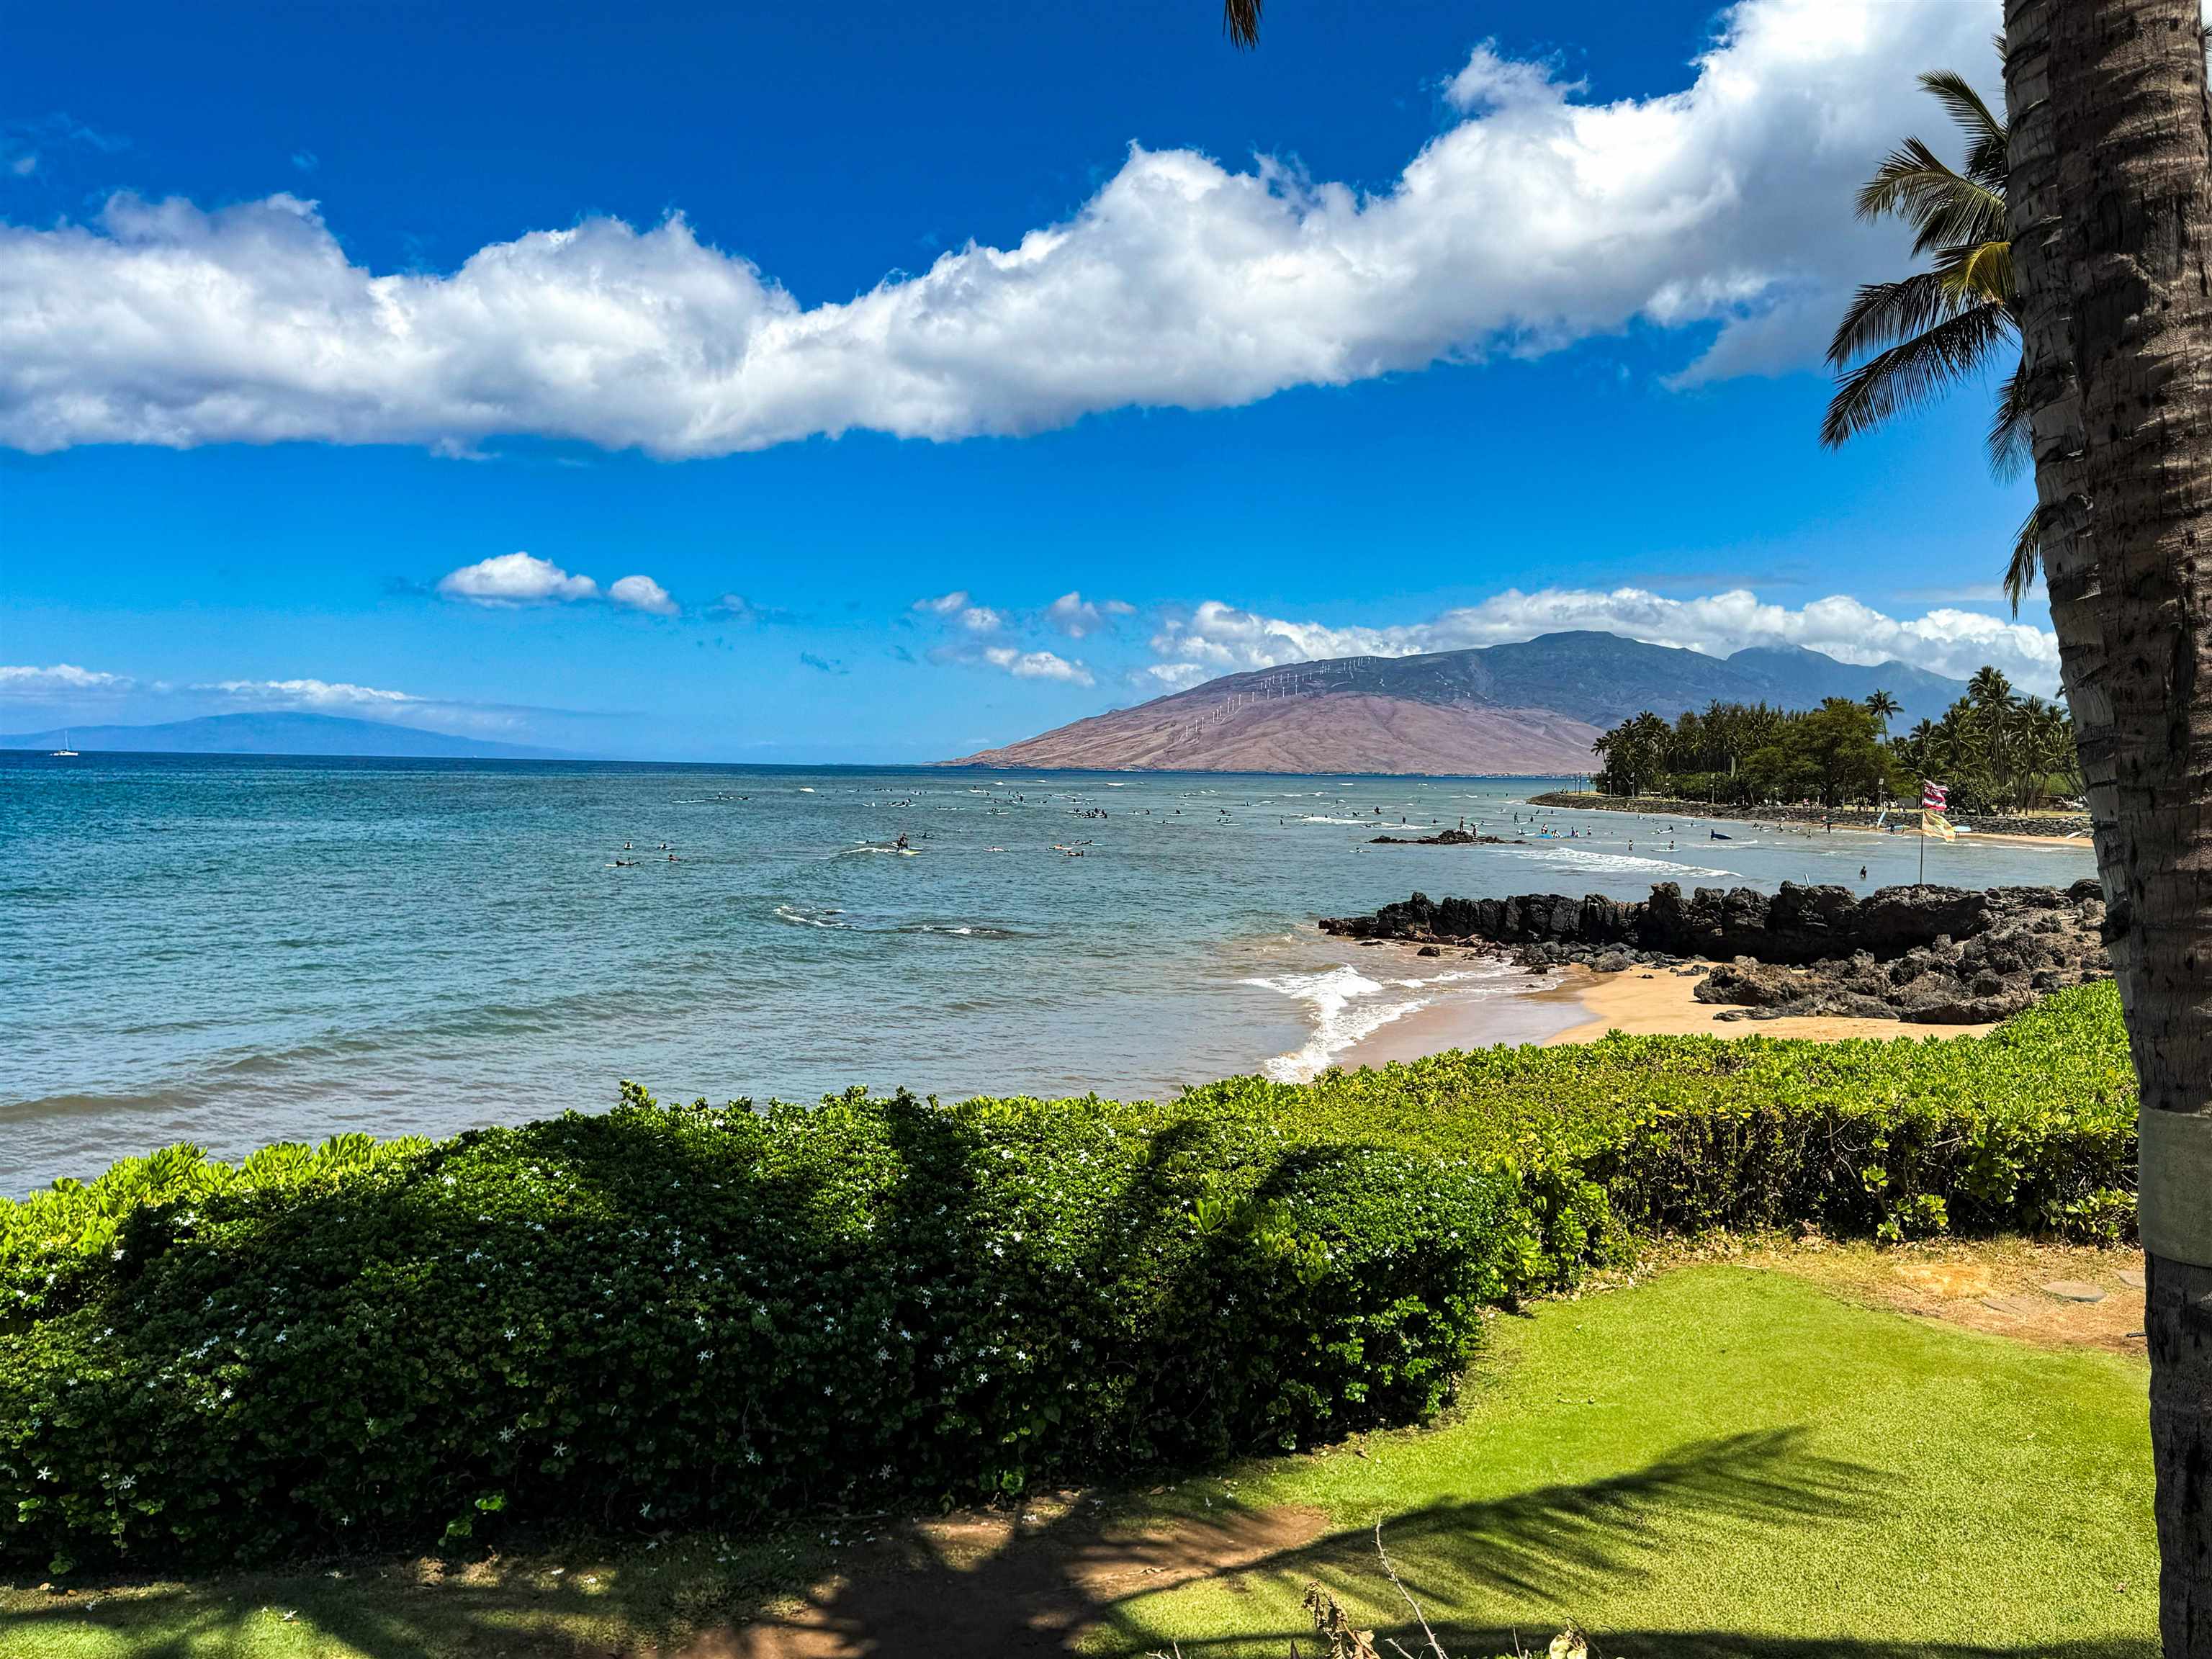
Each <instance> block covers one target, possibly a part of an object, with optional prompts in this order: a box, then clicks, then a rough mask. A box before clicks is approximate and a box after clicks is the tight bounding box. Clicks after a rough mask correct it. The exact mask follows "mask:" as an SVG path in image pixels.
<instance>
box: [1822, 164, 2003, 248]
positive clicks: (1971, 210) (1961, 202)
mask: <svg viewBox="0 0 2212 1659" xmlns="http://www.w3.org/2000/svg"><path fill="white" fill-rule="evenodd" d="M1857 212H1858V216H1859V217H1860V218H1862V219H1879V218H1882V217H1884V216H1887V215H1890V214H1895V215H1896V216H1898V217H1899V218H1900V219H1903V220H1904V221H1905V222H1906V223H1907V224H1909V225H1911V226H1912V228H1914V230H1915V231H1916V232H1917V236H1916V237H1915V240H1914V245H1913V252H1916V253H1925V252H1928V251H1929V249H1930V248H1936V247H1942V246H1947V245H1948V244H1951V243H1955V242H1990V241H1997V240H2002V238H2003V236H2004V234H2005V217H2004V215H2005V208H2004V196H2003V193H2002V190H2001V189H1991V188H1990V186H1989V185H1984V184H1981V183H1979V182H1978V181H1977V180H1975V179H1969V178H1967V177H1966V175H1965V174H1964V173H1958V172H1956V171H1954V169H1953V168H1952V167H1950V166H1949V165H1948V164H1947V163H1946V162H1945V161H1943V159H1942V157H1941V156H1939V155H1936V152H1935V151H1934V150H1932V149H1929V148H1928V146H1927V145H1926V144H1924V143H1922V142H1921V141H1920V140H1919V139H1917V138H1908V139H1906V140H1905V142H1904V143H1902V144H1900V145H1899V146H1898V147H1897V148H1896V149H1893V150H1892V151H1891V152H1890V153H1889V154H1888V155H1886V156H1884V157H1883V158H1882V163H1881V166H1880V167H1877V168H1875V175H1874V177H1873V178H1871V179H1868V180H1867V182H1866V183H1865V184H1864V185H1861V186H1860V187H1859V193H1858V197H1857Z"/></svg>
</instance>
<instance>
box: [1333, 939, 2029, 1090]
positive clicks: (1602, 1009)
mask: <svg viewBox="0 0 2212 1659" xmlns="http://www.w3.org/2000/svg"><path fill="white" fill-rule="evenodd" d="M1380 948H1387V947H1380ZM1405 953H1406V954H1407V956H1410V955H1411V954H1412V952H1411V949H1410V947H1408V948H1407V951H1406V952H1405ZM1394 954H1395V951H1394ZM1427 960H1433V958H1430V959H1427ZM1697 983H1698V980H1697V979H1696V978H1695V977H1692V976H1690V975H1678V974H1674V973H1670V972H1668V970H1667V969H1663V968H1632V969H1628V970H1627V971H1626V972H1625V973H1619V974H1599V973H1593V972H1591V971H1590V969H1587V968H1583V967H1579V966H1577V967H1571V968H1566V969H1560V970H1559V971H1557V972H1555V973H1552V974H1545V975H1536V974H1531V975H1529V976H1528V988H1527V989H1525V990H1523V991H1522V992H1520V993H1519V994H1515V995H1504V996H1499V995H1492V996H1491V997H1488V998H1486V999H1482V1000H1450V999H1446V1000H1440V1001H1437V1002H1434V1003H1431V1005H1429V1006H1427V1007H1425V1008H1417V1009H1415V1010H1414V1011H1413V1012H1412V1013H1410V1014H1407V1015H1405V1016H1403V1017H1402V1018H1399V1019H1395V1020H1393V1021H1392V1022H1391V1023H1390V1024H1388V1025H1385V1026H1383V1027H1382V1028H1381V1029H1380V1030H1376V1031H1375V1032H1374V1033H1372V1034H1371V1035H1370V1036H1366V1037H1364V1038H1362V1039H1361V1040H1360V1041H1359V1042H1356V1043H1354V1044H1352V1047H1351V1048H1347V1049H1346V1050H1345V1051H1344V1052H1343V1053H1342V1054H1339V1055H1338V1056H1337V1057H1336V1059H1335V1060H1334V1064H1336V1065H1337V1066H1341V1067H1343V1068H1344V1069H1345V1070H1346V1071H1352V1070H1355V1069H1357V1068H1358V1067H1359V1066H1387V1065H1389V1063H1390V1062H1391V1061H1393V1060H1419V1059H1421V1058H1422V1057H1424V1056H1425V1055H1428V1054H1443V1053H1444V1052H1445V1051H1447V1050H1449V1049H1453V1048H1491V1047H1493V1046H1495V1045H1496V1044H1498V1043H1501V1042H1503V1043H1524V1042H1528V1043H1541V1044H1542V1045H1544V1046H1546V1047H1550V1046H1552V1045H1553V1044H1556V1043H1563V1042H1596V1041H1597V1040H1598V1039H1599V1038H1600V1037H1601V1036H1605V1035H1606V1034H1607V1032H1608V1031H1616V1030H1617V1031H1625V1032H1627V1033H1629V1034H1630V1035H1632V1036H1717V1037H1745V1036H1773V1037H1802V1038H1807V1039H1810V1040H1812V1041H1814V1042H1840V1041H1842V1040H1843V1039H1844V1038H1847V1037H1875V1038H1878V1039H1882V1040H1888V1039H1892V1038H1896V1037H1910V1038H1922V1037H1955V1036H1983V1035H1984V1034H1985V1033H1987V1032H1990V1031H1992V1030H1996V1027H1995V1026H1994V1025H1913V1024H1905V1022H1904V1021H1902V1020H1895V1019H1846V1018H1839V1017H1836V1016H1831V1015H1815V1016H1811V1017H1808V1018H1793V1019H1738V1020H1723V1019H1721V1018H1718V1016H1719V1015H1720V1014H1721V1013H1722V1012H1724V1010H1723V1008H1722V1007H1720V1006H1716V1005H1714V1004H1712V1003H1708V1002H1699V1000H1697V999H1696V997H1695V996H1694V995H1693V994H1692V993H1693V991H1694V989H1695V987H1696V986H1697Z"/></svg>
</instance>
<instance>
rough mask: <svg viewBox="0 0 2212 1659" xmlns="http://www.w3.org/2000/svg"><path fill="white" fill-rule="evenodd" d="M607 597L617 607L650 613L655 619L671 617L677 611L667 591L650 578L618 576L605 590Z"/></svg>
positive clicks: (674, 602)
mask: <svg viewBox="0 0 2212 1659" xmlns="http://www.w3.org/2000/svg"><path fill="white" fill-rule="evenodd" d="M607 597H608V598H609V599H612V600H613V601H614V602H615V603H616V604H617V605H628V606H629V608H630V609H631V610H633V611H650V612H651V613H652V614H653V615H654V616H656V617H672V616H674V615H675V614H676V611H677V605H676V601H675V600H673V599H670V598H669V597H668V590H667V589H666V588H665V587H663V586H661V585H660V584H659V582H657V581H655V580H653V578H652V577H650V576H618V577H617V578H616V579H615V581H614V583H613V585H612V586H610V587H609V588H608V589H607Z"/></svg>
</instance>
